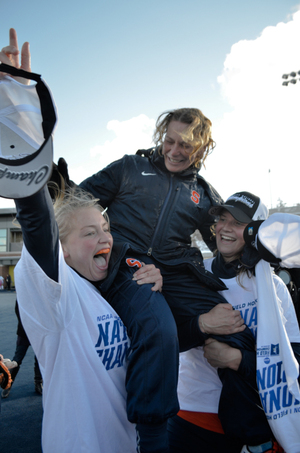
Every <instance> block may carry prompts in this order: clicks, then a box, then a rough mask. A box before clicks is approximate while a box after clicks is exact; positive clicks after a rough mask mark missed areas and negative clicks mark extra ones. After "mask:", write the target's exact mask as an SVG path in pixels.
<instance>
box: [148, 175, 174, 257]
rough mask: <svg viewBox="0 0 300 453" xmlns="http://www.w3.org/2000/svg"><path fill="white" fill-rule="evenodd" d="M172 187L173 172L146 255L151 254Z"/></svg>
mask: <svg viewBox="0 0 300 453" xmlns="http://www.w3.org/2000/svg"><path fill="white" fill-rule="evenodd" d="M172 189H173V174H171V176H170V186H169V190H168V194H167V196H166V199H165V201H164V204H163V207H162V210H161V213H160V215H159V218H158V222H157V225H156V228H155V231H154V234H153V237H152V241H151V244H150V247H149V249H148V252H147V255H148V256H151V255H152V249H153V244H154V242H155V239H156V236H157V233H158V231H159V227H160V224H161V222H162V219H163V216H164V213H165V210H166V208H167V204H168V201H169V199H170V197H171V191H172Z"/></svg>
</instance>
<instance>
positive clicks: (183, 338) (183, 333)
mask: <svg viewBox="0 0 300 453" xmlns="http://www.w3.org/2000/svg"><path fill="white" fill-rule="evenodd" d="M198 318H199V315H197V316H194V317H192V318H191V319H190V320H189V321H187V322H185V323H182V324H180V325H177V333H178V341H179V352H184V351H188V350H189V349H192V348H196V347H197V346H203V345H204V343H205V340H206V339H207V338H209V335H207V334H205V333H203V332H201V330H200V328H199V322H198Z"/></svg>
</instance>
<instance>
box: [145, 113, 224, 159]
mask: <svg viewBox="0 0 300 453" xmlns="http://www.w3.org/2000/svg"><path fill="white" fill-rule="evenodd" d="M171 121H180V122H181V123H185V124H187V125H188V127H187V129H186V130H185V131H184V132H183V133H181V136H182V139H183V140H184V141H186V142H187V143H189V144H191V145H192V146H193V148H194V149H193V151H192V153H191V155H190V160H191V159H192V156H194V155H196V156H195V161H194V162H193V165H194V166H195V167H197V168H200V166H201V164H203V163H204V161H205V159H206V158H207V156H208V155H209V154H210V152H211V151H212V150H213V149H214V147H215V146H216V144H215V142H214V140H213V139H212V136H211V127H212V122H211V121H210V120H209V119H208V118H206V116H204V115H203V113H202V112H201V110H199V109H195V108H182V109H176V110H170V111H166V112H164V113H162V114H161V115H159V117H158V119H157V121H156V127H155V131H154V134H153V142H154V143H155V144H156V146H158V145H161V144H162V143H163V141H164V137H165V135H166V132H167V129H168V126H169V124H170V123H171ZM160 152H161V149H160Z"/></svg>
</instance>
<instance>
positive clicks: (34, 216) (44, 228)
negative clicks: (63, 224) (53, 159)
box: [15, 186, 59, 281]
mask: <svg viewBox="0 0 300 453" xmlns="http://www.w3.org/2000/svg"><path fill="white" fill-rule="evenodd" d="M15 204H16V208H17V220H18V222H19V223H20V225H21V228H22V233H23V241H24V244H25V246H26V248H27V250H28V252H29V253H30V255H31V256H32V257H33V259H34V260H35V261H36V262H37V264H38V265H39V266H40V267H41V268H42V269H43V271H44V272H45V273H46V274H47V275H48V277H50V278H51V279H52V280H55V281H58V250H59V233H58V227H57V223H56V221H55V217H54V210H53V205H52V200H51V197H50V195H49V191H48V188H47V187H46V186H45V187H44V188H43V189H42V190H40V191H39V192H38V193H36V194H34V195H32V196H30V197H27V198H21V199H18V200H15Z"/></svg>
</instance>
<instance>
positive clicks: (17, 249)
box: [0, 208, 23, 289]
mask: <svg viewBox="0 0 300 453" xmlns="http://www.w3.org/2000/svg"><path fill="white" fill-rule="evenodd" d="M15 218H16V209H15V208H3V209H0V275H1V276H2V277H3V278H4V289H5V288H6V284H5V280H6V277H7V276H8V275H10V277H11V289H14V286H15V277H14V268H15V265H16V264H17V262H18V261H19V259H20V256H21V250H22V245H23V238H22V231H21V228H20V227H18V225H17V222H16V220H15Z"/></svg>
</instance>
